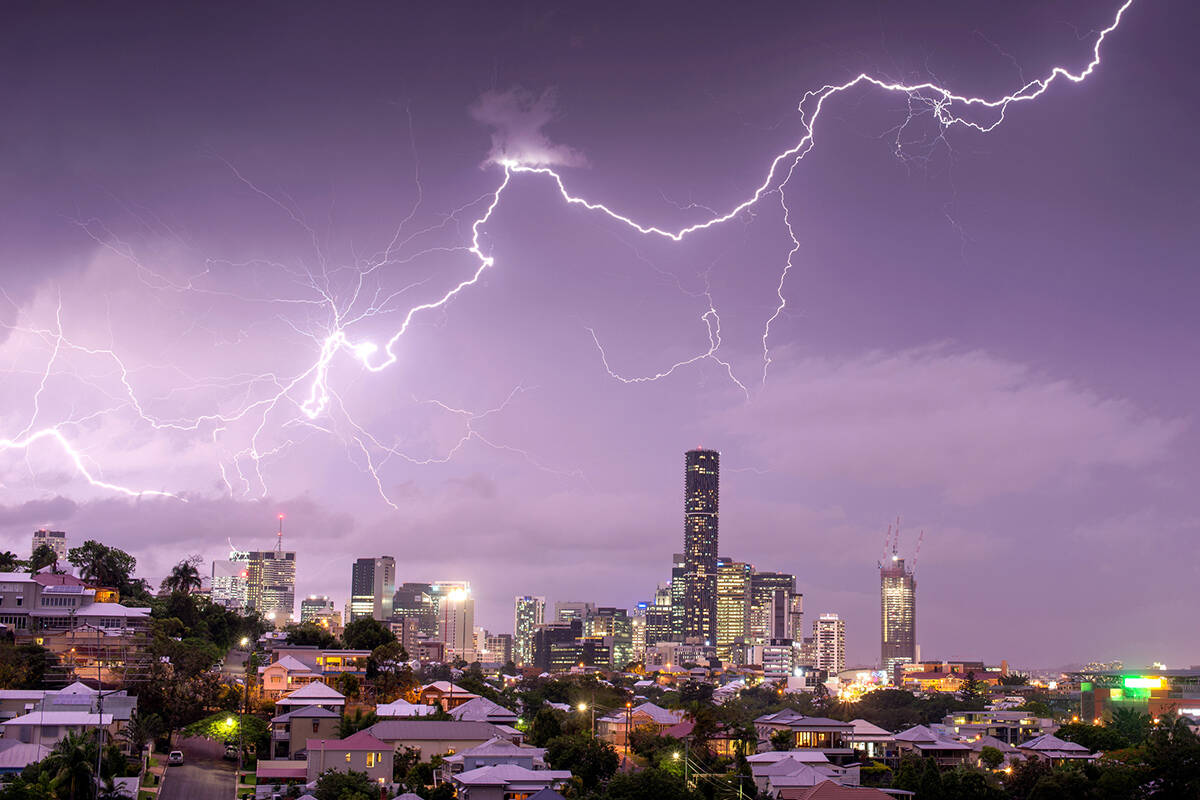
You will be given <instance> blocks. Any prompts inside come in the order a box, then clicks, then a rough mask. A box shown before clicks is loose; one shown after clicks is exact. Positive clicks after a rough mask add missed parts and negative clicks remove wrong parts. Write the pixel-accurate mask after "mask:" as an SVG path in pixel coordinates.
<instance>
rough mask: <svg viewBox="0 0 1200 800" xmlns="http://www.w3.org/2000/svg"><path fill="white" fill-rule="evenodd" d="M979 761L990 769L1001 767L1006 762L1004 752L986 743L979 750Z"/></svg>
mask: <svg viewBox="0 0 1200 800" xmlns="http://www.w3.org/2000/svg"><path fill="white" fill-rule="evenodd" d="M979 763H980V764H983V765H984V766H985V767H987V768H988V769H999V768H1000V765H1001V764H1003V763H1004V753H1001V752H1000V751H999V750H998V749H996V748H995V747H990V746H988V745H984V746H983V749H981V750H980V751H979Z"/></svg>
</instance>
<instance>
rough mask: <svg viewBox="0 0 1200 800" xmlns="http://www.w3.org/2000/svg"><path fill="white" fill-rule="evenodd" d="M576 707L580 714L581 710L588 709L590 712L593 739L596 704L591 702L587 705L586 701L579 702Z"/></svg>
mask: <svg viewBox="0 0 1200 800" xmlns="http://www.w3.org/2000/svg"><path fill="white" fill-rule="evenodd" d="M576 708H577V709H579V713H581V714H582V713H583V712H585V711H589V710H590V711H591V712H592V723H591V725H592V727H591V729H590V730H591V732H592V738H593V739H595V738H596V704H595V703H592V704H591V705H590V706H589V705H588V704H587V703H580V704H579V705H577V706H576Z"/></svg>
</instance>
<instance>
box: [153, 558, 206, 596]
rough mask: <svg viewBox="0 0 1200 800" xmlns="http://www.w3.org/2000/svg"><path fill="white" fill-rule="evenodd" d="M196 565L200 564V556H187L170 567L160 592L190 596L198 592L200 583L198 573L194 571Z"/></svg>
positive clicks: (196, 570)
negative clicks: (169, 572)
mask: <svg viewBox="0 0 1200 800" xmlns="http://www.w3.org/2000/svg"><path fill="white" fill-rule="evenodd" d="M198 563H200V556H189V557H187V558H185V559H184V560H183V561H180V562H179V563H178V564H176V565H175V566H173V567H171V574H170V575H168V576H167V577H165V578H163V582H162V586H161V588H162V590H163V591H164V592H171V593H175V592H181V593H183V594H190V593H191V592H194V591H197V590H199V589H200V586H201V581H200V571H199V570H198V569H196V565H197V564H198Z"/></svg>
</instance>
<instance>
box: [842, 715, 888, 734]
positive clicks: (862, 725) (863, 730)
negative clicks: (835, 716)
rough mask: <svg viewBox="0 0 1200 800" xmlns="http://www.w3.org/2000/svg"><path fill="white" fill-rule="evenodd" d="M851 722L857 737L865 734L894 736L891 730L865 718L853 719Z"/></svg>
mask: <svg viewBox="0 0 1200 800" xmlns="http://www.w3.org/2000/svg"><path fill="white" fill-rule="evenodd" d="M850 724H851V725H853V726H854V736H855V737H857V738H861V737H863V736H880V737H883V736H886V737H888V738H891V736H892V732H891V731H885V730H884V729H883V728H881V727H879V726H878V725H874V724H872V723H870V722H867V721H866V720H865V719H852V720H850Z"/></svg>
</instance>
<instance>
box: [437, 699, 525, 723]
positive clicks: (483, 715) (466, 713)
mask: <svg viewBox="0 0 1200 800" xmlns="http://www.w3.org/2000/svg"><path fill="white" fill-rule="evenodd" d="M450 716H451V717H453V718H454V719H458V720H466V721H468V722H490V723H492V724H493V725H516V724H517V712H515V711H510V710H508V709H507V708H505V707H504V706H502V705H500V704H499V703H493V702H492V701H491V700H488V699H487V698H486V697H476V698H474V699H472V700H468V701H467V702H465V703H463V704H461V705H458V706H455V707H454V708H452V709H450Z"/></svg>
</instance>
